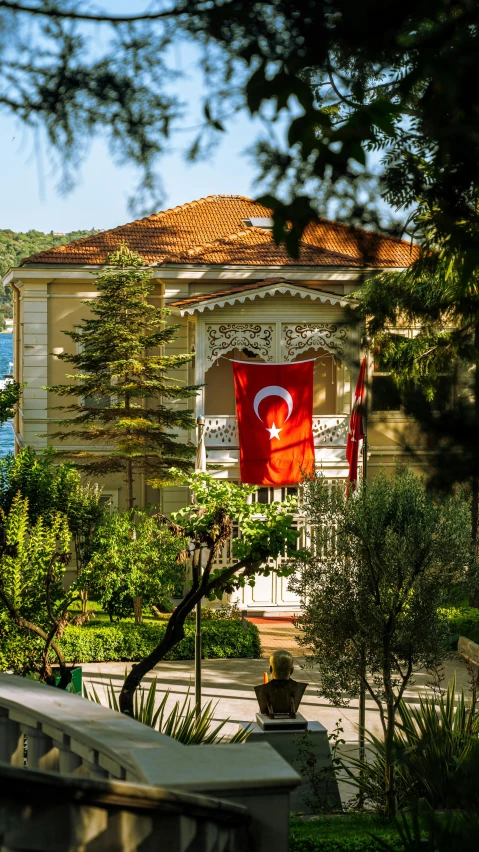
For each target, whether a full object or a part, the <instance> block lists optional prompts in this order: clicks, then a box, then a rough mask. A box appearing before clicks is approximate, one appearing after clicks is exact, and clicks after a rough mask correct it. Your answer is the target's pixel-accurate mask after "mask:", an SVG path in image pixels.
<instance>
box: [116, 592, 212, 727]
mask: <svg viewBox="0 0 479 852" xmlns="http://www.w3.org/2000/svg"><path fill="white" fill-rule="evenodd" d="M195 604H196V595H195V596H193V597H192V599H191V606H187V607H185V608H184V609H181V604H180V606H179V607H177V608H176V610H175V611H174V612H173V613H172V615H171V617H170V620H169V621H168V626H167V628H166V632H165V635H164V637H163V639H162V640H161V642H160V644H159V645H157V646H156V648H154V649H153V651H152V652H151V654H148V656H147V657H145V659H144V660H141V661H140V662H139V663H137V664H136V665H135V666H133V667H132V669H131V671H130V673H129V674H128V676H127V678H126V680H125V682H124V684H123V687H122V690H121V693H120V712H121V713H126V714H127V715H128V716H132V715H133V696H134V694H135V690H136V688H137V687H138V686H139V685H140V683H141V681H142V680H143V678H144V677H145V675H147V674H148V672H149V671H151V669H152V668H153V667H154V666H156V665H157V663H159V662H161V660H163V659H164V658H165V656H166V654H167V653H168V651H171V649H172V648H174V647H175V645H177V644H178V642H181V640H182V639H184V636H185V630H184V624H185V619H186V616H187V615H188V614H189V613H190V612H192V610H193V609H194V607H195Z"/></svg>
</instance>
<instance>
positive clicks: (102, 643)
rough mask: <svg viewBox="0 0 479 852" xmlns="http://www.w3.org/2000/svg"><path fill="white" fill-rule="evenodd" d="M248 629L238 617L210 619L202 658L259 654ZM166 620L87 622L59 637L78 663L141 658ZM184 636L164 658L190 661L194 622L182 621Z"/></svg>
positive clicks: (157, 639)
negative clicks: (154, 621)
mask: <svg viewBox="0 0 479 852" xmlns="http://www.w3.org/2000/svg"><path fill="white" fill-rule="evenodd" d="M247 628H248V629H247V630H244V629H243V626H242V624H241V621H238V620H231V621H228V620H226V619H225V620H220V619H218V620H211V621H205V623H204V624H203V625H202V631H201V633H202V647H203V657H204V658H205V659H214V658H221V657H223V658H224V657H260V656H261V646H260V639H259V631H258V628H257V627H256V625H255V624H251V622H247ZM165 630H166V623H158V624H156V623H154V624H132V623H128V622H118V623H114V624H108V623H105V622H94V621H92V622H90V623H89V624H83V625H82V626H81V627H72V626H68V627H67V628H66V629H65V633H64V634H63V636H62V639H61V642H60V644H61V647H62V648H63V651H64V654H65V657H66V659H67V660H68V661H69V662H77V663H93V662H95V663H106V662H113V661H115V660H131V661H135V660H142V659H143V658H144V657H146V656H147V655H148V654H149V653H150V652H151V651H152V650H153V648H155V647H156V645H158V643H159V642H160V641H161V639H162V638H163V636H164V634H165ZM185 634H186V635H185V638H184V639H182V641H181V642H179V643H178V645H176V647H175V648H173V650H172V651H171V652H170V653H169V654H168V655H167V656H166V657H165V659H167V660H193V659H194V656H195V625H194V623H192V622H186V623H185Z"/></svg>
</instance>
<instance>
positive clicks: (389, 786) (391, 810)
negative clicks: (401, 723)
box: [384, 699, 396, 819]
mask: <svg viewBox="0 0 479 852" xmlns="http://www.w3.org/2000/svg"><path fill="white" fill-rule="evenodd" d="M386 715H387V725H386V736H385V743H384V745H385V764H384V775H385V778H384V780H385V790H386V803H385V808H384V812H385V815H386V817H387V818H388V819H393V818H394V817H395V816H396V789H395V787H396V784H395V777H394V760H393V757H394V756H393V740H394V728H395V712H394V704H393V703H392V702H391V701H390V700H389V699H388V703H387V709H386Z"/></svg>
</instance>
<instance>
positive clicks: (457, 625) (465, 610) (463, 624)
mask: <svg viewBox="0 0 479 852" xmlns="http://www.w3.org/2000/svg"><path fill="white" fill-rule="evenodd" d="M440 612H441V613H443V614H444V615H445V617H446V618H447V621H448V624H449V630H450V633H451V636H453V637H454V642H455V645H457V640H458V639H459V636H465V637H466V638H467V639H472V641H473V642H479V609H475V608H474V607H447V608H445V609H441V610H440Z"/></svg>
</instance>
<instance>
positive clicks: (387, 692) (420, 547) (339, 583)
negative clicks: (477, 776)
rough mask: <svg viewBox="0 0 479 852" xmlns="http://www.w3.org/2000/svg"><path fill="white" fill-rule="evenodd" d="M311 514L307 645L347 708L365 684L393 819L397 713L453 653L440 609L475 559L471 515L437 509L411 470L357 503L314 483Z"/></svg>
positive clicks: (383, 480) (308, 502)
mask: <svg viewBox="0 0 479 852" xmlns="http://www.w3.org/2000/svg"><path fill="white" fill-rule="evenodd" d="M304 507H305V513H306V520H307V522H308V524H310V525H311V549H310V551H309V553H308V555H307V556H306V557H305V558H304V561H303V563H302V565H301V568H300V571H299V572H298V574H297V575H296V577H294V578H293V579H292V581H291V586H292V588H294V590H295V591H296V592H298V593H299V594H300V595H301V598H302V600H304V601H305V603H304V607H303V610H302V613H301V616H300V618H299V625H300V626H301V628H302V636H301V638H300V639H299V642H300V644H301V645H302V646H303V647H304V648H305V650H306V651H309V654H310V660H311V662H312V663H314V664H315V665H317V667H318V669H319V672H320V675H321V687H320V689H321V694H322V695H324V696H325V697H326V698H327V699H328V700H329V701H331V703H334V704H339V705H341V704H347V703H348V702H349V701H350V700H351V698H355V697H357V696H358V695H359V692H360V688H361V686H363V687H364V688H365V690H366V693H367V694H368V695H369V696H370V698H371V699H372V700H373V701H374V703H375V705H376V706H377V708H378V711H379V716H380V720H381V725H382V728H383V734H384V742H385V757H384V771H385V778H384V789H385V801H386V811H387V813H388V814H389V815H391V814H393V813H394V809H395V780H394V761H393V740H394V734H395V726H396V715H397V710H398V706H399V704H400V702H401V699H402V697H403V695H404V691H405V689H406V688H407V686H408V684H409V683H410V682H411V678H412V677H413V674H414V672H415V671H417V670H418V669H420V668H426V669H432V668H434V667H435V666H438V665H439V663H440V662H441V660H442V659H443V658H444V657H445V655H446V653H447V645H446V642H445V639H446V636H447V626H446V625H445V623H444V621H443V620H442V617H441V615H440V613H439V612H438V607H439V605H440V604H441V603H442V602H443V601H444V597H445V596H446V595H447V592H448V587H449V585H450V583H451V582H453V581H457V578H458V576H461V575H462V573H463V572H464V566H465V565H467V562H468V559H469V555H470V539H469V536H468V531H467V527H466V525H465V523H464V521H465V517H467V511H468V507H467V505H465V504H464V502H463V501H462V500H460V499H458V498H448V499H447V500H446V501H445V502H443V503H436V502H435V501H434V499H433V498H432V497H431V496H430V495H429V494H428V493H427V492H426V489H425V485H424V483H423V481H422V480H420V479H419V478H416V477H415V476H414V474H413V473H412V472H411V471H410V470H408V469H402V470H401V469H399V470H398V471H397V475H396V477H395V478H393V479H387V477H386V476H385V474H384V473H383V474H381V475H380V476H378V477H377V478H376V479H375V480H374V481H373V482H372V483H368V485H367V487H363V488H362V489H361V490H360V491H359V492H358V493H357V495H355V496H354V498H350V499H348V497H347V496H346V494H345V493H344V492H343V490H341V489H331V490H330V489H329V488H328V485H327V484H326V482H325V481H324V479H323V478H322V477H321V476H320V477H317V478H315V479H311V480H309V481H307V482H305V483H304Z"/></svg>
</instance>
